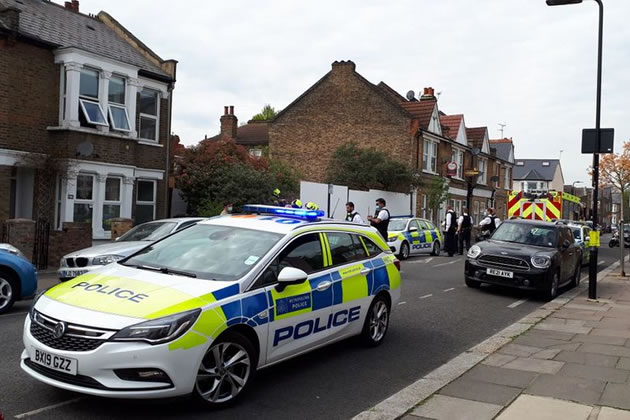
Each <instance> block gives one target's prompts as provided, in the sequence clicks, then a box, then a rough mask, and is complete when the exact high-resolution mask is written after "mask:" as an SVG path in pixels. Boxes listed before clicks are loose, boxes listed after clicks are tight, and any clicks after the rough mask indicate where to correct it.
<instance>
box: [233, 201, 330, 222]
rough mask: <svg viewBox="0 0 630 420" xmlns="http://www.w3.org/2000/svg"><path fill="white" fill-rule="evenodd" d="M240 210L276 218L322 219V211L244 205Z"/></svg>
mask: <svg viewBox="0 0 630 420" xmlns="http://www.w3.org/2000/svg"><path fill="white" fill-rule="evenodd" d="M242 210H243V211H244V212H247V213H266V214H275V215H278V216H286V217H296V218H300V219H306V220H317V219H319V218H320V217H324V215H325V213H324V211H323V210H306V209H294V208H290V207H277V206H265V205H262V204H246V205H244V206H243V207H242Z"/></svg>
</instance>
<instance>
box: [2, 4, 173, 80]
mask: <svg viewBox="0 0 630 420" xmlns="http://www.w3.org/2000/svg"><path fill="white" fill-rule="evenodd" d="M6 8H15V9H18V10H20V14H19V28H18V33H19V34H21V35H23V36H25V37H27V38H31V39H34V40H37V41H40V42H43V43H46V44H50V45H52V46H55V47H59V48H70V47H75V48H79V49H81V50H84V51H88V52H92V53H94V54H98V55H101V56H103V57H107V58H110V59H112V60H116V61H120V62H123V63H127V64H131V65H133V66H136V67H139V68H140V69H142V70H145V71H147V72H149V73H152V74H155V75H159V76H162V77H166V78H169V79H170V78H171V77H170V75H169V74H168V73H166V72H165V71H164V70H162V69H161V68H160V67H159V66H158V65H156V64H155V63H154V62H153V61H152V60H150V59H149V58H148V57H146V56H145V55H143V54H142V53H141V52H140V51H138V50H137V49H136V48H134V47H133V46H132V45H131V44H130V43H129V42H127V40H125V39H124V38H123V37H122V36H120V35H118V34H117V33H116V32H115V31H114V30H113V29H112V28H110V27H109V26H107V25H106V24H105V23H104V22H102V21H101V20H100V19H99V18H98V17H92V16H88V15H85V14H82V13H78V12H74V11H72V10H69V9H66V8H65V7H64V6H62V5H59V4H56V3H53V2H52V1H42V0H20V2H17V1H14V0H0V9H6ZM104 15H105V17H107V18H109V19H111V20H113V19H112V18H111V17H110V16H109V15H107V14H104ZM118 25H119V26H120V27H121V30H123V31H126V30H125V29H124V28H122V25H120V24H118ZM126 32H127V33H128V34H130V32H129V31H126ZM136 42H138V43H139V44H142V43H141V42H140V41H139V40H137V39H136ZM142 47H143V48H146V46H145V45H144V44H142ZM147 54H149V52H147ZM152 55H153V56H154V57H155V58H156V59H159V57H157V55H155V54H154V53H153V54H152ZM159 60H160V61H162V60H161V59H159Z"/></svg>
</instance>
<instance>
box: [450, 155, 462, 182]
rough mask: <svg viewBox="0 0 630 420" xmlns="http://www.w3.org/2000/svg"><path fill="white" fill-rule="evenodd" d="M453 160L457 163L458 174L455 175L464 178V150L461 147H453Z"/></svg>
mask: <svg viewBox="0 0 630 420" xmlns="http://www.w3.org/2000/svg"><path fill="white" fill-rule="evenodd" d="M451 161H452V162H455V163H457V174H455V177H456V178H459V179H462V175H463V173H464V151H463V150H461V149H456V148H453V154H452V155H451Z"/></svg>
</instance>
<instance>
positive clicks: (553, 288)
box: [547, 272, 560, 300]
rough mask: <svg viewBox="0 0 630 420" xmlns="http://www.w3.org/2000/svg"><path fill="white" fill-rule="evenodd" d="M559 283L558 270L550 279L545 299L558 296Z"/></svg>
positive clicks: (552, 298)
mask: <svg viewBox="0 0 630 420" xmlns="http://www.w3.org/2000/svg"><path fill="white" fill-rule="evenodd" d="M559 284H560V280H559V278H558V272H555V273H554V274H553V278H552V279H551V285H550V286H549V291H548V292H547V299H548V300H554V299H555V298H556V297H557V296H558V285H559Z"/></svg>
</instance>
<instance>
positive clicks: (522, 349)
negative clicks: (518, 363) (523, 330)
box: [499, 344, 542, 357]
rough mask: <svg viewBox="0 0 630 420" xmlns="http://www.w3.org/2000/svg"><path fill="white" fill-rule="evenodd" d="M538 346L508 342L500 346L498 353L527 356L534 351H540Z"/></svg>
mask: <svg viewBox="0 0 630 420" xmlns="http://www.w3.org/2000/svg"><path fill="white" fill-rule="evenodd" d="M541 350H542V348H540V347H531V346H523V345H520V344H508V345H506V346H504V347H501V349H500V350H499V353H501V354H507V355H510V356H517V357H529V356H531V355H532V354H534V353H538V352H539V351H541Z"/></svg>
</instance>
